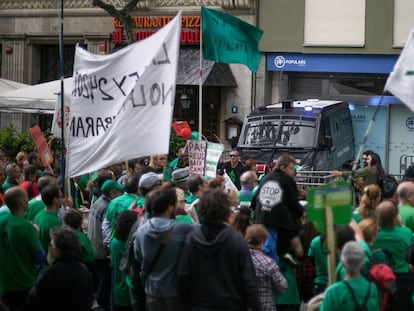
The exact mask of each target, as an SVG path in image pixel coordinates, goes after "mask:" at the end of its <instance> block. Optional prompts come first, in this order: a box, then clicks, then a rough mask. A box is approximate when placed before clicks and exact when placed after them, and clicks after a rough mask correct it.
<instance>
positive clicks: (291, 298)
mask: <svg viewBox="0 0 414 311" xmlns="http://www.w3.org/2000/svg"><path fill="white" fill-rule="evenodd" d="M279 268H280V272H281V273H282V274H283V276H284V277H285V279H286V281H287V284H288V287H287V290H286V292H284V293H282V294H279V293H278V294H275V296H274V297H275V303H276V304H278V305H279V304H280V305H299V304H300V298H299V291H298V284H297V282H296V275H295V271H294V269H293V266H292V265H291V264H290V263H287V262H285V261H281V262H280V265H279Z"/></svg>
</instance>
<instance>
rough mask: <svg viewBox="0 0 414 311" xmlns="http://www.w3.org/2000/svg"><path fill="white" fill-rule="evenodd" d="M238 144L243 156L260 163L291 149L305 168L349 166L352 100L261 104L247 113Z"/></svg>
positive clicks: (268, 161) (352, 150)
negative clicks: (350, 108)
mask: <svg viewBox="0 0 414 311" xmlns="http://www.w3.org/2000/svg"><path fill="white" fill-rule="evenodd" d="M237 147H238V148H239V150H240V155H241V157H242V159H243V160H246V159H248V158H253V159H255V160H256V161H257V163H258V164H269V163H272V162H273V160H274V159H276V158H277V157H278V156H279V155H281V154H284V153H289V154H290V155H292V156H293V157H294V158H295V159H297V161H298V162H299V164H300V166H301V170H306V171H308V170H315V171H329V170H333V169H344V168H348V166H349V164H350V163H351V162H352V161H353V159H354V133H353V129H352V119H351V114H350V111H349V109H348V104H347V103H346V102H341V101H329V100H316V99H309V100H303V101H283V102H282V103H278V104H273V105H268V106H264V107H259V108H257V109H256V110H254V111H252V112H251V113H250V114H249V115H248V116H246V118H245V120H244V122H243V127H242V130H241V134H240V137H239V141H238V144H237Z"/></svg>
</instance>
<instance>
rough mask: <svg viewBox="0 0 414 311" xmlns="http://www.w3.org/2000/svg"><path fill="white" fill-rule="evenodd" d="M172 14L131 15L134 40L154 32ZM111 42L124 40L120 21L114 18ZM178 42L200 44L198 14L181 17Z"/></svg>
mask: <svg viewBox="0 0 414 311" xmlns="http://www.w3.org/2000/svg"><path fill="white" fill-rule="evenodd" d="M172 19H173V16H137V17H133V18H132V20H133V23H134V28H135V30H134V31H133V36H134V41H140V40H143V39H145V38H148V37H149V36H151V35H152V34H154V33H155V32H156V31H157V30H158V29H160V28H161V27H163V26H165V25H166V24H168V22H169V21H171V20H172ZM113 26H114V28H115V30H114V31H113V32H112V43H114V44H120V43H123V42H124V41H125V40H124V32H123V26H122V23H121V22H120V21H119V20H118V19H116V18H114V19H113ZM180 43H181V44H185V45H196V44H200V16H183V17H182V18H181V31H180Z"/></svg>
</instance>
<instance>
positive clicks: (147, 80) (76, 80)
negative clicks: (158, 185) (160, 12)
mask: <svg viewBox="0 0 414 311" xmlns="http://www.w3.org/2000/svg"><path fill="white" fill-rule="evenodd" d="M180 21H181V12H180V13H179V14H178V15H177V16H176V17H175V18H174V19H173V20H172V21H171V22H170V23H169V24H168V25H166V26H165V27H163V28H162V29H160V30H159V31H157V32H156V33H155V34H153V35H152V36H150V37H149V38H147V39H145V40H143V41H139V42H136V43H134V44H131V45H129V46H127V47H125V48H123V49H121V50H119V51H117V52H115V53H113V54H109V55H96V54H91V53H89V52H87V51H86V50H84V49H82V48H80V47H76V54H75V64H74V69H73V90H72V98H71V106H70V125H69V133H68V136H69V145H68V161H67V163H68V164H67V176H68V177H74V176H79V175H82V174H85V173H88V172H91V171H96V170H98V169H100V168H103V167H107V166H109V165H111V164H113V163H117V162H122V161H125V160H128V159H133V158H136V157H140V156H146V155H153V154H166V153H168V148H169V140H170V130H171V121H172V113H173V108H174V97H175V81H176V76H177V65H178V51H179V39H180Z"/></svg>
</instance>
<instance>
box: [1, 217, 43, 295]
mask: <svg viewBox="0 0 414 311" xmlns="http://www.w3.org/2000/svg"><path fill="white" fill-rule="evenodd" d="M0 236H1V239H0V293H3V292H9V291H20V290H28V289H30V288H31V287H32V286H33V285H34V284H35V282H36V265H35V262H34V260H33V256H34V254H35V253H37V252H42V251H43V250H42V246H41V245H40V241H39V237H38V235H37V232H36V230H35V229H34V227H33V225H32V224H31V223H29V222H28V221H27V220H26V219H24V218H23V217H20V216H17V215H12V214H10V215H9V216H7V217H3V218H1V219H0Z"/></svg>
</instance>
